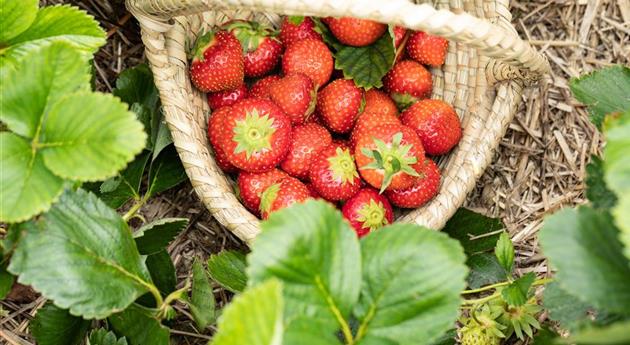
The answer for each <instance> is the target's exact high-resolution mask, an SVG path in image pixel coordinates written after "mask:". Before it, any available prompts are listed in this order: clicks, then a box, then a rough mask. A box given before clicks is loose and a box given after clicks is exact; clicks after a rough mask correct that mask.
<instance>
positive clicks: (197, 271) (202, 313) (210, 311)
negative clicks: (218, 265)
mask: <svg viewBox="0 0 630 345" xmlns="http://www.w3.org/2000/svg"><path fill="white" fill-rule="evenodd" d="M191 290H192V292H191V296H190V302H189V303H188V306H189V307H190V312H191V313H192V315H193V319H194V320H195V323H196V324H197V327H199V328H200V329H204V328H206V327H208V325H210V324H212V322H214V320H215V319H216V310H215V301H214V294H213V293H212V286H210V281H209V280H208V276H207V275H206V269H205V268H204V267H203V265H202V264H201V262H199V261H198V260H197V259H195V261H194V262H193V266H192V288H191Z"/></svg>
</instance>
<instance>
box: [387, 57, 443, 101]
mask: <svg viewBox="0 0 630 345" xmlns="http://www.w3.org/2000/svg"><path fill="white" fill-rule="evenodd" d="M383 84H384V86H385V90H387V92H389V95H390V96H391V97H392V99H393V100H394V101H395V102H396V104H398V107H399V108H401V109H404V108H407V107H409V106H410V105H411V104H413V103H415V102H416V101H418V100H420V99H423V98H427V97H429V96H430V95H431V89H432V88H433V82H432V81H431V73H430V72H429V71H427V69H426V68H424V67H423V66H422V65H421V64H419V63H417V62H415V61H413V60H403V61H401V62H398V63H396V64H395V65H394V67H393V68H392V69H391V70H390V71H389V72H387V74H386V75H385V78H384V79H383Z"/></svg>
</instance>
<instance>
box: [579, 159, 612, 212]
mask: <svg viewBox="0 0 630 345" xmlns="http://www.w3.org/2000/svg"><path fill="white" fill-rule="evenodd" d="M586 187H587V188H586V196H587V197H588V200H589V201H590V202H591V205H592V206H593V207H594V208H603V209H608V208H611V207H613V206H614V205H615V203H617V196H616V195H615V193H613V192H612V191H611V190H610V189H609V188H608V186H606V181H604V167H603V161H602V159H601V158H599V157H597V156H592V157H591V162H590V163H589V164H588V165H587V166H586Z"/></svg>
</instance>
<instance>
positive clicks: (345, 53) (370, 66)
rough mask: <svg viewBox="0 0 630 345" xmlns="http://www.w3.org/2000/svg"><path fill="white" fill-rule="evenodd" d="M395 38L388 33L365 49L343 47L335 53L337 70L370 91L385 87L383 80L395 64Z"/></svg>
mask: <svg viewBox="0 0 630 345" xmlns="http://www.w3.org/2000/svg"><path fill="white" fill-rule="evenodd" d="M395 55H396V48H395V47H394V37H393V36H392V35H391V33H390V32H389V31H388V33H386V34H384V35H383V36H382V37H381V38H379V39H378V40H377V41H376V42H374V43H372V44H371V45H369V46H365V47H352V46H342V47H340V48H339V49H338V50H337V52H336V53H335V68H336V69H340V70H342V71H343V76H344V78H346V79H352V80H354V83H355V84H356V85H357V86H358V87H362V88H365V89H366V90H369V89H371V88H374V87H381V86H383V82H382V79H383V77H384V76H385V74H386V73H387V72H388V71H389V70H390V69H391V67H392V66H393V64H394V57H395Z"/></svg>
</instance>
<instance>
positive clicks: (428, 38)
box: [406, 31, 448, 67]
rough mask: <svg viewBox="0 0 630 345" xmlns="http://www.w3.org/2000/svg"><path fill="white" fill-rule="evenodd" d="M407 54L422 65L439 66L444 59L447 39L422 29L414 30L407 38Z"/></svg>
mask: <svg viewBox="0 0 630 345" xmlns="http://www.w3.org/2000/svg"><path fill="white" fill-rule="evenodd" d="M406 49H407V55H409V57H410V58H412V59H414V60H416V61H418V62H419V63H421V64H423V65H429V66H435V67H437V66H441V65H443V64H444V60H445V59H446V51H447V50H448V41H447V40H446V39H444V38H442V37H439V36H433V35H429V34H427V33H424V32H422V31H418V32H414V33H412V34H411V36H409V39H408V40H407V46H406Z"/></svg>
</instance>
